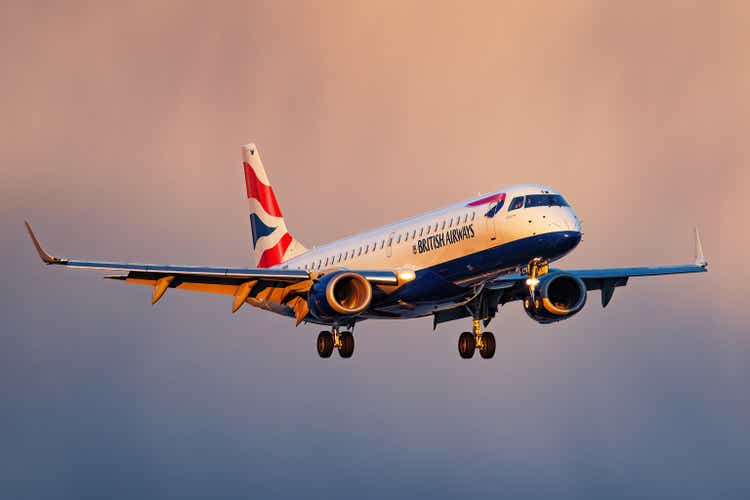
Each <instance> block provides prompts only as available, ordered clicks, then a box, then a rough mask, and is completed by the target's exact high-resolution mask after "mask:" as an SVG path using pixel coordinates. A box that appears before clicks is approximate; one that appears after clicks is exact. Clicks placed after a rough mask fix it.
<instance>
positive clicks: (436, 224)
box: [433, 222, 439, 232]
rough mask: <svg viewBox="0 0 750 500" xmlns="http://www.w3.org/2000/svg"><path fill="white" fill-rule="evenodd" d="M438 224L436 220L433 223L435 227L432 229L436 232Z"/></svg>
mask: <svg viewBox="0 0 750 500" xmlns="http://www.w3.org/2000/svg"><path fill="white" fill-rule="evenodd" d="M438 224H439V223H438V222H436V223H435V229H433V231H435V232H437V228H438Z"/></svg>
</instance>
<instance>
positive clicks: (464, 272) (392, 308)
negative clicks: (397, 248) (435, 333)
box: [365, 231, 581, 317]
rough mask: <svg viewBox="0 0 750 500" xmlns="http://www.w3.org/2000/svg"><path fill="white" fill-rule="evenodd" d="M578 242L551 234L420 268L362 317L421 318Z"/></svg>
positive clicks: (576, 237) (572, 235) (577, 236)
mask: <svg viewBox="0 0 750 500" xmlns="http://www.w3.org/2000/svg"><path fill="white" fill-rule="evenodd" d="M580 241H581V233H580V232H578V231H555V232H550V233H544V234H540V235H536V236H530V237H527V238H522V239H519V240H515V241H511V242H508V243H504V244H501V245H498V246H495V247H492V248H488V249H486V250H482V251H480V252H476V253H473V254H469V255H464V256H462V257H459V258H457V259H453V260H450V261H446V262H442V263H440V264H437V265H434V266H432V267H428V268H425V269H420V270H419V271H417V272H416V275H417V277H416V279H415V280H414V281H412V282H410V283H408V284H406V285H404V286H402V287H401V288H399V289H398V290H397V291H396V292H394V293H392V294H390V295H387V296H386V297H384V298H383V299H382V301H380V302H379V303H376V304H373V308H372V310H371V311H370V312H369V313H368V314H366V315H365V317H394V316H398V317H419V316H425V315H427V314H430V313H431V312H432V311H433V310H434V308H435V306H436V305H440V304H444V303H449V302H451V301H456V300H461V299H462V298H464V297H465V296H466V295H467V294H470V293H471V287H470V285H471V284H473V283H477V282H480V281H484V280H487V279H491V278H494V277H497V276H501V275H503V274H510V273H514V272H517V271H518V269H519V268H521V267H523V266H526V265H527V264H528V263H529V262H530V261H531V260H532V259H534V258H536V257H542V258H544V259H547V260H549V261H554V260H557V259H559V258H561V257H563V256H564V255H566V254H567V253H568V252H570V251H571V250H573V249H574V248H575V247H576V245H578V243H579V242H580ZM378 310H380V311H382V312H383V313H382V314H381V313H379V312H378Z"/></svg>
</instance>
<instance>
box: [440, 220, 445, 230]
mask: <svg viewBox="0 0 750 500" xmlns="http://www.w3.org/2000/svg"><path fill="white" fill-rule="evenodd" d="M443 229H445V219H443V225H442V226H440V230H441V231H442V230H443Z"/></svg>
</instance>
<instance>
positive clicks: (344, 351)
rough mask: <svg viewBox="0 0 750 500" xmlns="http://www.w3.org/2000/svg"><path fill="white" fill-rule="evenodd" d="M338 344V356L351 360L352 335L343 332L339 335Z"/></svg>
mask: <svg viewBox="0 0 750 500" xmlns="http://www.w3.org/2000/svg"><path fill="white" fill-rule="evenodd" d="M339 342H340V345H339V356H341V357H342V358H351V357H352V354H354V335H352V333H351V332H344V333H342V334H340V335H339Z"/></svg>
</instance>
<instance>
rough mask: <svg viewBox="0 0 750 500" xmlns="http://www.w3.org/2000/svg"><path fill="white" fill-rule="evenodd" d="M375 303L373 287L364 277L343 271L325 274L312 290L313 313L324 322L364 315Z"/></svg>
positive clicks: (310, 305) (309, 296)
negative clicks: (371, 304)
mask: <svg viewBox="0 0 750 500" xmlns="http://www.w3.org/2000/svg"><path fill="white" fill-rule="evenodd" d="M371 301H372V285H370V282H369V281H367V279H366V278H365V277H364V276H362V275H361V274H358V273H355V272H350V271H340V272H333V273H330V274H326V275H325V276H323V277H321V278H320V279H319V280H318V281H316V282H315V283H314V284H313V286H312V287H311V288H310V292H309V294H308V298H307V303H308V306H309V308H310V313H311V314H312V315H313V316H315V317H316V318H318V319H321V320H332V319H334V318H337V317H352V316H356V315H358V314H360V313H362V312H364V311H365V310H366V309H367V308H368V307H369V306H370V302H371Z"/></svg>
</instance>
